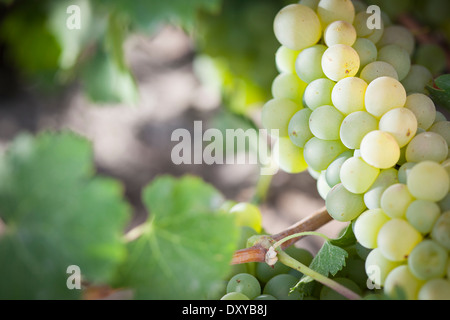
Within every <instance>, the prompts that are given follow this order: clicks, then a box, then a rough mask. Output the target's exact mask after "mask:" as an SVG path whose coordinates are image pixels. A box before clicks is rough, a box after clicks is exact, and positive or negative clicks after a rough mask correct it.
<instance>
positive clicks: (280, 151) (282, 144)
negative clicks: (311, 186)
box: [273, 137, 308, 174]
mask: <svg viewBox="0 0 450 320" xmlns="http://www.w3.org/2000/svg"><path fill="white" fill-rule="evenodd" d="M273 158H274V160H275V162H276V163H277V164H278V166H279V168H280V169H281V170H283V171H284V172H287V173H292V174H295V173H300V172H303V171H305V170H306V169H307V167H308V164H307V163H306V162H305V159H304V157H303V149H302V148H299V147H297V146H296V145H295V144H293V143H292V141H291V139H290V138H289V137H281V138H279V139H278V140H277V141H276V142H275V144H274V148H273Z"/></svg>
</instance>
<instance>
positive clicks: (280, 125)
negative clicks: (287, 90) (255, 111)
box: [261, 99, 302, 137]
mask: <svg viewBox="0 0 450 320" xmlns="http://www.w3.org/2000/svg"><path fill="white" fill-rule="evenodd" d="M300 109H302V107H301V106H300V105H298V104H296V103H295V102H293V101H292V100H289V99H272V100H269V101H268V102H266V104H265V105H264V106H263V107H262V114H261V120H262V125H263V126H264V128H266V129H267V130H269V133H270V134H271V135H273V136H275V137H276V136H277V134H276V131H275V130H278V136H279V137H287V136H288V135H289V132H288V126H289V122H290V121H291V118H292V117H293V116H294V114H295V113H297V112H298V111H299V110H300Z"/></svg>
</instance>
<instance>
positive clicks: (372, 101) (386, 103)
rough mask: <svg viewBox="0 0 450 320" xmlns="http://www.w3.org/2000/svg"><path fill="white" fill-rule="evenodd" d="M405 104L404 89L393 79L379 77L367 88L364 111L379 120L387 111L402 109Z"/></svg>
mask: <svg viewBox="0 0 450 320" xmlns="http://www.w3.org/2000/svg"><path fill="white" fill-rule="evenodd" d="M405 102H406V91H405V88H403V86H402V84H401V83H400V82H399V81H398V80H396V79H394V78H390V77H380V78H377V79H375V80H373V81H372V82H371V83H370V84H369V85H368V86H367V90H366V96H365V105H366V109H367V112H369V113H370V114H372V115H373V116H375V117H376V118H377V119H380V118H381V117H382V116H383V115H384V114H385V113H386V112H388V111H389V110H392V109H395V108H401V107H403V106H404V105H405ZM413 112H414V111H413Z"/></svg>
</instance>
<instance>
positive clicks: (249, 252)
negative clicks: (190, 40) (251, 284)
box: [231, 207, 332, 264]
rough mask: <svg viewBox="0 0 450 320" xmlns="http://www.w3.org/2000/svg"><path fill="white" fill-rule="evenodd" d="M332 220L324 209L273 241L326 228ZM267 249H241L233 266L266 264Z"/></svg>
mask: <svg viewBox="0 0 450 320" xmlns="http://www.w3.org/2000/svg"><path fill="white" fill-rule="evenodd" d="M331 220H332V217H331V216H330V215H329V214H328V212H327V210H326V208H325V207H324V208H322V209H321V210H319V211H317V212H315V213H313V214H312V215H310V216H308V217H306V218H304V219H302V220H300V221H299V222H297V223H296V224H294V225H293V226H291V227H289V228H288V229H286V230H284V231H281V232H280V233H277V234H275V235H273V236H272V239H273V240H275V241H278V240H281V239H283V238H285V237H287V236H290V235H293V234H296V233H301V232H305V231H314V230H317V229H319V228H320V227H322V226H324V225H325V224H327V223H328V222H330V221H331ZM301 238H302V237H297V238H293V239H291V240H289V241H286V242H284V243H283V244H282V246H281V248H282V249H285V248H287V247H289V246H291V245H292V244H294V243H295V242H297V241H298V240H300V239H301ZM266 252H267V249H266V248H263V247H262V246H261V245H260V244H256V245H254V246H253V247H250V248H246V249H241V250H238V251H236V252H235V253H234V255H233V258H232V260H231V264H242V263H249V262H264V261H265V256H266Z"/></svg>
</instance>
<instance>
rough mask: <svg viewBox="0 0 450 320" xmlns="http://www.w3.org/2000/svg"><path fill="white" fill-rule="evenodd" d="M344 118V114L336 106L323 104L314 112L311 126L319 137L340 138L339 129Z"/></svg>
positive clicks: (324, 138) (313, 132)
mask: <svg viewBox="0 0 450 320" xmlns="http://www.w3.org/2000/svg"><path fill="white" fill-rule="evenodd" d="M324 120H326V121H324ZM343 120H344V116H343V115H342V113H340V112H339V111H338V110H337V109H336V108H335V107H333V106H322V107H318V108H317V109H315V110H314V111H313V112H312V114H311V117H310V118H309V128H310V130H311V132H312V134H313V135H314V136H315V137H317V138H319V139H322V140H339V129H340V127H341V123H342V121H343Z"/></svg>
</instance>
